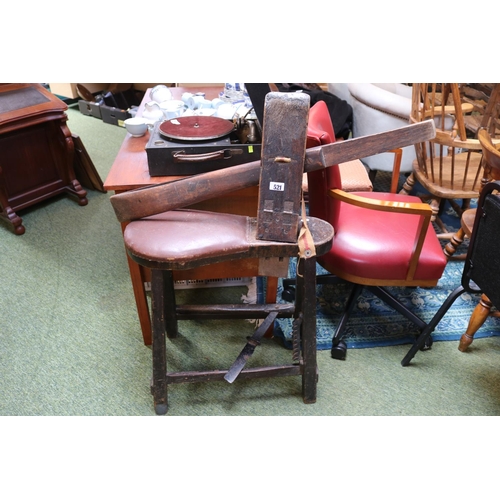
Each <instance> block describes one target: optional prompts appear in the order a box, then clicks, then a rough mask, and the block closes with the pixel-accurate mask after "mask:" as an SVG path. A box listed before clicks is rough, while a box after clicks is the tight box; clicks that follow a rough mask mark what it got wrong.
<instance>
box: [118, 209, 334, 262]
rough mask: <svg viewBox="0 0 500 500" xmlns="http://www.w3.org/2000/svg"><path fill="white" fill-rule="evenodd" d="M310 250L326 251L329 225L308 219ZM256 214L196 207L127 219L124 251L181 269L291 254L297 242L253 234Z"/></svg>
mask: <svg viewBox="0 0 500 500" xmlns="http://www.w3.org/2000/svg"><path fill="white" fill-rule="evenodd" d="M308 226H309V229H310V230H311V233H312V236H313V239H314V243H315V246H316V252H317V253H318V255H321V254H322V253H325V252H327V251H328V250H329V249H330V248H331V243H332V239H331V236H332V233H333V228H332V226H331V225H330V224H329V223H328V222H326V221H323V220H321V219H317V218H313V217H311V218H310V219H308ZM256 227H257V219H256V218H254V217H247V216H242V215H232V214H223V213H216V212H207V211H201V210H173V211H170V212H164V213H161V214H158V215H154V216H151V217H147V218H144V219H140V220H137V221H132V222H130V223H129V224H128V225H127V227H126V228H125V232H124V241H125V247H126V249H127V252H128V253H129V255H130V257H131V258H132V259H133V260H135V261H136V262H138V263H139V264H141V265H143V266H145V267H149V268H156V269H169V270H182V269H191V268H194V267H198V266H203V265H207V264H214V263H217V262H223V261H225V260H231V259H242V258H252V257H262V258H266V257H271V256H272V257H278V258H279V257H296V256H297V254H298V246H297V243H284V242H278V241H265V240H259V239H257V238H256Z"/></svg>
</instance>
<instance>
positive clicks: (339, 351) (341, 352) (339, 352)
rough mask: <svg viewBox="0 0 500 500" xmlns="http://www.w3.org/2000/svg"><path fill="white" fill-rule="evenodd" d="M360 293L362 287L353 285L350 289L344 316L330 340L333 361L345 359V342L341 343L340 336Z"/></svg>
mask: <svg viewBox="0 0 500 500" xmlns="http://www.w3.org/2000/svg"><path fill="white" fill-rule="evenodd" d="M362 291H363V286H362V285H354V288H353V289H352V291H351V293H350V295H349V298H348V299H347V305H346V308H345V311H344V314H342V317H341V318H340V321H339V324H338V325H337V329H336V330H335V333H334V334H333V338H332V350H331V355H332V358H333V359H341V360H344V359H345V358H346V354H347V346H346V344H345V342H343V341H342V334H343V333H344V330H345V327H346V325H347V321H348V319H349V316H350V315H351V312H352V310H353V309H354V306H355V305H356V301H357V300H358V297H359V296H360V294H361V292H362Z"/></svg>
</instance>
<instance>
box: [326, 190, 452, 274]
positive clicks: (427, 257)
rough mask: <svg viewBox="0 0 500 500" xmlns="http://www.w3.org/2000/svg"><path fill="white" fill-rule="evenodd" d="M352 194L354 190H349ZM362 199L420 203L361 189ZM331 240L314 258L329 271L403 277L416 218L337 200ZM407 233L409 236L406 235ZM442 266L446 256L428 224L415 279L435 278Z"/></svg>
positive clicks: (414, 199)
mask: <svg viewBox="0 0 500 500" xmlns="http://www.w3.org/2000/svg"><path fill="white" fill-rule="evenodd" d="M353 194H356V193H353ZM357 194H359V195H360V196H363V197H365V198H373V199H380V200H397V201H408V202H413V203H420V202H421V200H420V199H419V198H417V197H415V196H406V195H395V194H391V193H378V192H362V193H357ZM339 206H340V213H339V214H338V221H337V224H335V240H334V243H333V246H332V249H331V250H330V252H329V253H328V254H326V255H323V256H321V257H319V258H318V262H319V263H320V264H321V265H322V266H323V267H324V268H325V269H327V270H328V271H329V272H331V273H334V274H338V275H343V274H345V273H348V274H349V275H351V276H360V277H362V278H367V279H374V280H375V279H376V280H380V281H381V283H383V282H384V281H386V280H405V279H406V274H407V272H408V264H409V262H410V256H411V251H412V248H411V246H410V245H409V244H408V242H412V241H413V239H414V237H415V235H416V233H417V225H418V221H419V217H418V216H415V217H408V216H407V215H406V214H398V213H388V212H379V211H376V210H366V209H364V208H360V207H356V206H353V205H349V204H347V203H340V204H339ZM408 235H409V237H408ZM445 266H446V257H445V255H444V253H443V250H442V249H441V245H440V243H439V240H438V239H437V238H436V234H435V231H434V229H433V227H432V226H429V228H428V230H427V235H426V239H425V243H424V248H423V250H422V254H421V257H420V260H419V264H418V267H417V270H416V274H415V278H414V279H415V280H416V281H420V280H424V281H429V280H430V281H432V280H434V281H436V280H438V279H439V278H440V277H441V275H442V273H443V269H444V267H445Z"/></svg>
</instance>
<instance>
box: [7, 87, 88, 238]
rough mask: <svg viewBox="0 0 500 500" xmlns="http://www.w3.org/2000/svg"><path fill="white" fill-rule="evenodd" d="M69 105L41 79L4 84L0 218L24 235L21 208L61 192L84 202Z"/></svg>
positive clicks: (79, 201)
mask: <svg viewBox="0 0 500 500" xmlns="http://www.w3.org/2000/svg"><path fill="white" fill-rule="evenodd" d="M66 110H67V106H66V104H65V103H64V102H63V101H61V100H60V99H58V98H57V97H56V96H55V95H53V94H51V93H50V92H48V91H47V90H46V89H45V88H44V87H43V86H42V85H40V84H25V83H23V84H19V83H16V84H1V85H0V217H1V218H2V219H4V220H5V221H7V223H8V224H9V225H11V227H12V228H13V230H14V232H15V233H16V234H23V233H24V232H25V228H24V226H23V225H22V219H21V218H20V217H19V215H18V214H17V213H16V212H17V211H19V210H22V209H24V208H27V207H29V206H31V205H34V204H36V203H39V202H41V201H44V200H46V199H48V198H51V197H53V196H56V195H59V194H69V195H71V196H72V197H74V198H75V199H76V200H77V202H78V204H79V205H82V206H83V205H86V204H87V203H88V201H87V192H86V191H85V190H84V189H83V188H82V186H81V185H80V183H79V182H78V181H77V179H76V177H75V172H74V169H73V159H74V154H75V153H74V150H75V147H74V143H73V138H72V136H71V132H70V130H69V129H68V127H67V125H66V122H67V119H68V117H67V115H66V113H65V111H66Z"/></svg>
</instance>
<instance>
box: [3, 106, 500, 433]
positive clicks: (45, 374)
mask: <svg viewBox="0 0 500 500" xmlns="http://www.w3.org/2000/svg"><path fill="white" fill-rule="evenodd" d="M68 116H69V122H68V125H69V128H70V130H71V131H72V132H74V133H76V134H78V135H80V137H81V138H82V140H83V143H84V144H85V146H86V148H87V150H88V152H89V154H90V156H91V157H92V159H93V161H94V163H95V165H96V167H97V169H98V170H99V172H100V175H101V177H102V179H103V180H104V179H105V178H106V175H107V173H108V171H109V169H110V167H111V165H112V163H113V160H114V158H115V156H116V153H117V151H118V149H119V147H120V144H121V142H122V140H123V138H124V137H125V130H124V129H122V128H120V127H117V126H113V125H109V124H105V123H103V122H102V121H100V120H98V119H96V118H93V117H88V116H84V115H82V114H80V113H79V111H78V108H73V107H72V108H70V109H69V111H68ZM21 216H22V218H23V220H24V225H25V227H26V233H25V234H24V235H22V236H15V235H14V234H13V233H12V232H11V231H10V230H9V229H8V228H7V226H6V225H4V224H2V225H0V263H1V265H0V283H1V284H2V295H1V298H0V342H1V348H0V380H1V384H0V415H4V416H7V415H14V416H16V415H17V416H22V415H26V416H29V415H46V416H58V415H76V416H77V415H82V416H85V415H96V416H107V415H123V416H126V415H128V416H150V415H154V410H153V404H152V397H151V395H150V391H149V382H150V377H151V350H150V348H148V347H145V346H144V344H143V342H142V335H141V331H140V327H139V322H138V318H137V313H136V309H135V302H134V298H133V294H132V288H131V284H130V278H129V274H128V267H127V263H126V259H125V252H124V249H123V242H122V236H121V230H120V226H119V224H118V222H117V220H116V218H115V216H114V212H113V210H112V208H111V205H110V203H109V195H108V194H103V193H99V192H95V191H89V204H88V206H86V207H80V206H78V205H77V204H76V203H75V202H74V201H73V200H71V199H69V198H67V197H64V196H63V197H60V198H56V199H53V200H50V201H47V202H45V203H42V204H40V205H37V206H35V207H32V208H30V209H27V210H24V211H23V212H22V213H21ZM246 291H247V290H246V287H235V288H232V289H230V290H229V291H228V290H227V289H225V290H221V291H218V292H216V291H213V293H214V294H217V293H221V294H223V295H229V296H231V298H232V299H233V300H239V299H240V296H241V295H242V294H245V293H246ZM193 293H196V292H195V291H188V292H186V293H184V294H183V295H184V298H185V299H186V300H188V299H189V298H190V297H189V295H190V294H193ZM233 327H235V328H233ZM251 331H252V325H251V324H250V323H249V322H245V321H240V322H237V323H235V322H232V321H217V322H215V323H211V322H199V323H198V322H182V323H181V335H180V337H179V339H178V340H176V341H175V342H172V347H171V348H170V350H169V364H170V368H172V369H176V368H177V367H179V366H181V365H182V366H183V367H184V368H190V367H196V366H199V365H203V366H209V367H210V366H214V367H219V368H221V367H224V366H225V365H227V363H229V362H232V361H233V360H234V359H235V357H236V356H237V354H238V353H239V351H240V350H241V347H242V346H243V344H244V342H245V336H246V335H248V334H249V333H250V332H251ZM223 344H224V346H225V347H224V348H222V347H221V346H222V345H223ZM407 349H408V346H404V345H403V346H389V347H383V348H380V347H377V348H373V349H371V348H370V349H358V350H352V351H349V353H348V357H347V360H346V361H344V362H340V361H334V360H332V359H331V358H330V355H329V352H327V351H321V352H318V363H319V383H318V384H319V385H318V400H317V403H316V404H313V405H305V404H303V402H302V400H301V397H300V394H301V383H300V379H299V378H298V377H289V378H277V379H269V380H253V381H242V382H236V383H234V384H232V385H230V384H227V383H225V382H217V383H211V384H202V383H200V384H184V385H182V384H181V385H175V386H172V387H171V388H170V394H169V402H170V410H169V413H168V415H169V416H187V415H190V416H220V415H227V416H355V415H360V416H361V415H379V416H382V415H384V416H398V415H498V414H499V413H500V371H499V369H498V367H499V366H500V339H499V338H497V337H495V338H486V339H478V340H477V341H475V342H474V343H473V344H472V346H471V349H470V352H468V353H466V354H464V353H460V352H459V351H458V350H457V343H456V342H439V343H436V344H435V345H434V346H433V348H432V350H430V351H427V352H421V353H418V354H417V356H416V358H415V359H414V360H413V362H412V364H411V366H409V367H407V368H403V367H401V365H400V361H401V359H402V358H403V356H404V355H405V353H406V352H407ZM254 358H255V359H254V360H253V361H252V362H254V363H256V364H257V363H261V362H262V363H266V362H276V361H281V360H283V362H288V361H289V359H290V352H289V351H288V350H287V349H285V348H284V347H283V346H282V344H281V343H280V342H279V341H277V340H275V339H267V340H265V341H264V342H263V346H262V347H259V348H258V349H257V351H256V353H255V354H254ZM219 360H220V362H219ZM158 420H161V419H160V418H158ZM289 437H290V439H291V440H294V439H295V438H294V437H293V432H292V435H290V436H289Z"/></svg>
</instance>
